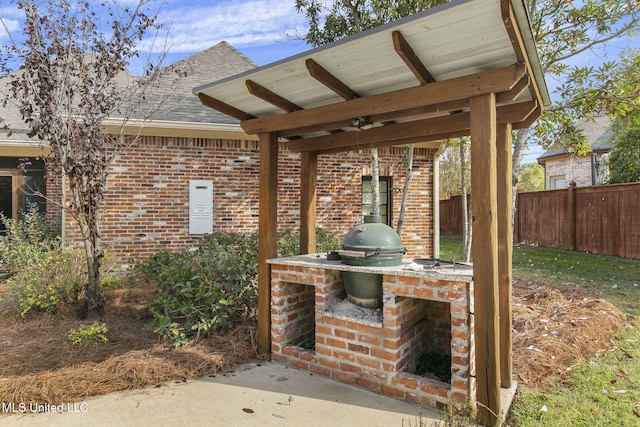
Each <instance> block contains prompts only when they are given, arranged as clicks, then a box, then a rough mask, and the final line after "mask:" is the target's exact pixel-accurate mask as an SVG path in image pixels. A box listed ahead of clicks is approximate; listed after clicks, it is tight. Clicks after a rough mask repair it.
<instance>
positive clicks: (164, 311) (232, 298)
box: [134, 231, 339, 347]
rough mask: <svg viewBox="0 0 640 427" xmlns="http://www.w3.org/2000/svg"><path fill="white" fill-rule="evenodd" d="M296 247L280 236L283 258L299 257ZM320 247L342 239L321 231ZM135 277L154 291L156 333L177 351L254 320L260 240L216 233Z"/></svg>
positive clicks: (289, 235) (156, 259)
mask: <svg viewBox="0 0 640 427" xmlns="http://www.w3.org/2000/svg"><path fill="white" fill-rule="evenodd" d="M298 241H299V238H298V236H297V234H296V233H294V232H291V231H285V232H283V233H281V234H280V235H279V238H278V253H279V255H280V256H289V255H295V254H297V253H298V247H299V244H298ZM336 242H337V243H336ZM318 243H319V244H322V245H326V247H330V248H331V249H330V250H332V249H334V248H335V249H337V248H338V247H339V246H335V245H339V239H338V238H337V237H335V236H333V235H331V234H330V233H327V232H325V231H319V233H318ZM134 272H135V273H137V274H140V275H142V276H143V277H144V278H145V279H146V280H147V281H148V282H150V283H152V284H155V285H156V289H155V294H154V297H153V299H152V300H151V301H150V302H149V309H150V310H151V312H152V313H153V316H154V321H153V328H154V329H153V330H154V332H156V333H158V334H160V336H161V337H162V338H163V339H166V340H170V341H172V342H173V344H174V345H175V346H176V347H179V346H182V345H185V344H188V343H189V342H192V341H194V340H198V339H199V338H204V337H206V336H208V335H209V334H211V333H214V332H217V331H220V330H224V329H230V328H233V327H235V326H236V325H238V324H239V323H241V322H243V321H246V320H249V319H250V318H251V317H252V316H254V315H255V309H256V304H257V282H258V235H257V234H256V233H226V232H214V233H212V234H208V235H206V236H204V237H203V240H202V243H201V245H200V247H199V248H198V249H197V250H195V251H194V250H188V251H183V252H179V253H170V252H159V253H157V254H155V255H153V256H151V257H150V258H149V260H148V261H147V262H145V263H142V264H138V265H136V267H135V269H134Z"/></svg>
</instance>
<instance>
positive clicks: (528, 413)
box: [440, 236, 640, 427]
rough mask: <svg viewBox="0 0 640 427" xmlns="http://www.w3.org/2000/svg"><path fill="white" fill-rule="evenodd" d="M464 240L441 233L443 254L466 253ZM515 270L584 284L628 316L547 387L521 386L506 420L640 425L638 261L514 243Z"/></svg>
mask: <svg viewBox="0 0 640 427" xmlns="http://www.w3.org/2000/svg"><path fill="white" fill-rule="evenodd" d="M461 254H462V240H461V239H460V238H458V237H448V236H444V237H441V242H440V258H441V259H443V260H457V261H460V260H461V259H462V256H461ZM513 275H514V277H518V278H523V279H527V278H529V279H532V280H533V279H535V280H543V281H548V282H550V283H553V284H555V285H559V286H567V287H572V288H581V289H583V290H585V291H587V292H589V293H590V294H592V295H594V296H597V297H600V298H603V299H605V300H607V301H609V302H611V303H612V304H614V305H616V306H617V307H618V308H619V309H620V310H621V311H623V312H624V313H626V314H627V315H628V317H629V319H630V322H629V324H628V327H627V330H626V331H625V332H624V333H623V334H622V335H621V336H620V337H612V344H613V345H612V347H611V348H609V349H607V350H604V349H603V351H601V352H598V354H597V355H596V356H594V357H592V358H589V359H586V360H578V361H576V362H575V364H574V365H573V366H572V367H570V368H568V369H569V370H570V374H569V375H568V376H567V378H566V379H565V380H563V381H560V380H559V383H558V385H557V386H556V387H554V388H552V389H551V390H548V391H546V392H544V393H541V392H538V391H536V390H532V389H527V388H526V387H523V386H520V387H519V389H518V394H517V395H516V399H515V401H514V403H513V405H512V410H511V416H510V418H509V420H508V422H507V425H509V426H513V427H527V426H536V427H538V426H541V427H544V426H554V427H555V426H559V425H562V426H589V427H592V426H613V425H616V426H627V425H629V426H631V425H640V389H639V388H638V386H637V385H638V384H640V361H639V360H638V358H639V357H640V324H639V322H638V319H639V316H640V261H638V260H627V259H622V258H616V257H611V256H602V255H593V254H586V253H580V252H570V251H564V250H558V249H548V248H539V247H529V246H522V245H516V246H514V249H513Z"/></svg>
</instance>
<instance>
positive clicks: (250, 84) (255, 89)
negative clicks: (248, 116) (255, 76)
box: [245, 80, 302, 113]
mask: <svg viewBox="0 0 640 427" xmlns="http://www.w3.org/2000/svg"><path fill="white" fill-rule="evenodd" d="M245 84H246V85H247V89H248V90H249V93H250V94H251V95H253V96H256V97H258V98H260V99H262V100H263V101H266V102H268V103H269V104H271V105H273V106H276V107H278V108H279V109H281V110H284V111H286V112H287V113H291V112H292V111H297V110H302V107H300V106H299V105H296V104H294V103H293V102H291V101H289V100H288V99H285V98H283V97H281V96H280V95H278V94H277V93H274V92H272V91H270V90H269V89H267V88H266V87H264V86H262V85H260V84H258V83H256V82H254V81H253V80H247V81H246V82H245Z"/></svg>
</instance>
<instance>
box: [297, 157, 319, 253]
mask: <svg viewBox="0 0 640 427" xmlns="http://www.w3.org/2000/svg"><path fill="white" fill-rule="evenodd" d="M301 157H302V159H301V161H302V166H301V168H300V254H301V255H302V254H313V253H316V252H317V251H316V197H317V185H318V179H317V176H318V153H317V152H316V151H307V152H306V153H302V156H301Z"/></svg>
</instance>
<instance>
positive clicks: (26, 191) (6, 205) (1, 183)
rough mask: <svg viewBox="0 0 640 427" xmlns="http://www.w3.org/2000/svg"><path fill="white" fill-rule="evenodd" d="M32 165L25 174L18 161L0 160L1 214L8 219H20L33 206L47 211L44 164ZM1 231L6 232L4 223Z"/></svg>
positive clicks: (0, 227) (39, 162) (34, 163)
mask: <svg viewBox="0 0 640 427" xmlns="http://www.w3.org/2000/svg"><path fill="white" fill-rule="evenodd" d="M31 163H32V165H31V166H29V167H28V168H27V170H26V172H23V171H22V170H20V169H18V160H17V159H0V212H1V213H2V214H3V215H4V216H6V217H7V218H12V219H20V218H21V217H22V215H23V213H24V212H26V210H27V209H29V206H31V205H35V206H36V208H37V209H38V211H39V212H41V213H44V211H45V199H44V197H43V196H45V184H44V162H41V161H33V160H32V161H31ZM0 231H4V224H2V223H0Z"/></svg>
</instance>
